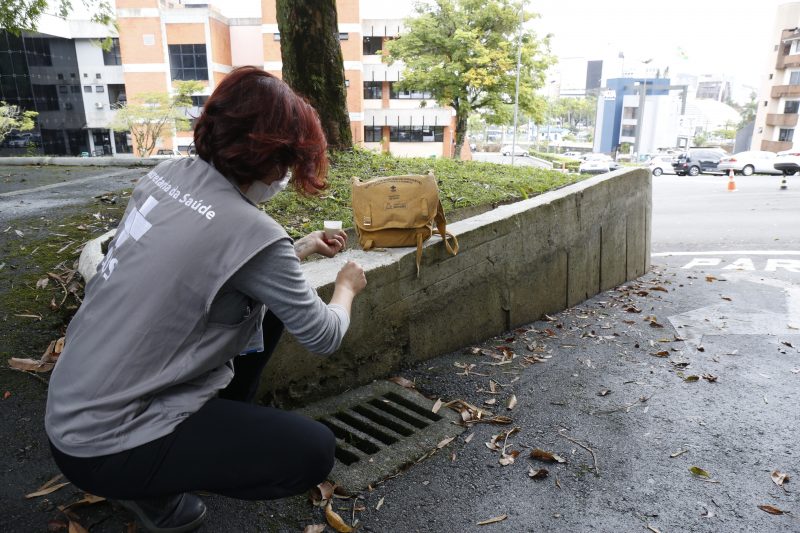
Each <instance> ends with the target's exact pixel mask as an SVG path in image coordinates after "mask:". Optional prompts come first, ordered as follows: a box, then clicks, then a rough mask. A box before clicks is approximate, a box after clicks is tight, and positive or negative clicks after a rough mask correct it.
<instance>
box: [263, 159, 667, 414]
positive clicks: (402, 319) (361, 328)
mask: <svg viewBox="0 0 800 533" xmlns="http://www.w3.org/2000/svg"><path fill="white" fill-rule="evenodd" d="M651 204H652V200H651V178H650V173H649V172H648V171H647V170H646V169H635V170H620V171H617V172H614V173H611V174H606V175H603V176H597V177H594V178H591V179H588V180H585V181H583V182H581V183H577V184H574V185H570V186H568V187H565V188H563V189H560V190H558V191H554V192H550V193H547V194H543V195H541V196H537V197H535V198H531V199H529V200H526V201H522V202H518V203H515V204H510V205H506V206H502V207H498V208H497V209H494V210H492V211H489V212H486V213H484V214H481V215H478V216H474V217H472V218H468V219H465V220H462V221H460V222H456V223H453V224H450V225H449V226H448V229H449V230H450V231H451V232H452V233H454V234H455V235H457V236H458V240H459V243H460V245H461V252H460V253H459V254H458V255H457V256H455V257H453V256H450V255H448V254H447V253H446V251H445V249H444V246H443V245H442V243H441V240H439V239H438V238H434V239H431V241H429V242H428V243H427V246H426V248H425V252H424V254H423V263H422V274H421V276H420V278H419V279H417V278H416V269H415V266H414V264H415V263H414V250H413V249H410V248H396V249H390V250H386V251H371V252H364V251H361V250H349V251H347V252H345V253H344V254H341V255H340V256H338V257H337V258H334V259H329V260H321V261H314V262H310V263H307V264H305V265H304V269H305V272H306V275H307V276H308V278H309V280H310V281H311V283H312V284H313V285H314V286H315V287H317V289H318V292H319V294H320V295H321V296H322V297H323V298H324V299H326V300H327V299H328V298H330V296H331V294H332V292H333V281H334V279H335V277H336V273H337V272H338V269H339V265H341V264H342V262H343V261H345V260H349V259H352V260H355V261H358V262H360V263H361V264H362V265H363V266H364V268H365V270H366V272H367V282H368V285H367V288H366V289H365V291H364V292H363V293H362V294H361V295H359V297H358V298H357V299H356V301H355V303H354V307H353V322H352V324H351V326H350V330H349V331H348V333H347V336H346V337H345V341H344V343H343V345H342V348H341V349H340V350H339V351H338V352H337V353H336V354H334V355H332V356H330V357H327V358H325V357H319V356H315V355H313V354H310V353H308V352H307V351H306V350H305V349H303V348H302V347H301V346H300V345H298V344H297V343H296V342H295V341H294V339H293V338H292V337H291V336H290V335H285V336H284V337H283V339H282V340H281V342H280V344H279V345H278V348H277V351H276V353H275V355H274V356H273V358H272V360H271V361H270V363H269V365H268V367H267V372H265V374H264V380H263V383H262V386H261V389H260V391H259V394H261V395H269V396H274V397H275V398H276V399H277V400H278V401H279V403H281V404H284V405H293V404H297V403H307V402H309V401H311V400H314V399H317V398H320V397H322V396H325V395H329V394H332V393H336V392H340V391H343V390H345V389H348V388H351V387H354V386H357V385H361V384H364V383H367V382H369V381H371V380H373V379H376V378H380V377H385V376H387V375H389V374H391V373H392V372H395V371H397V370H398V369H399V368H402V367H403V366H404V365H408V364H410V363H415V362H418V361H422V360H425V359H429V358H431V357H435V356H437V355H440V354H443V353H446V352H449V351H452V350H455V349H458V348H460V347H463V346H465V345H469V344H471V343H477V342H478V341H481V340H483V339H486V338H488V337H491V336H493V335H497V334H500V333H502V332H504V331H507V330H509V329H512V328H514V327H516V326H519V325H521V324H525V323H528V322H531V321H534V320H536V319H538V318H541V316H542V315H543V314H545V313H554V312H557V311H560V310H562V309H565V308H567V307H570V306H573V305H576V304H578V303H580V302H582V301H584V300H585V299H587V298H589V297H591V296H594V295H595V294H597V293H599V292H601V291H603V290H606V289H609V288H612V287H615V286H617V285H619V284H621V283H624V282H625V281H627V280H629V279H633V278H636V277H638V276H641V275H642V274H644V273H645V272H646V271H647V269H648V268H649V266H650V220H651Z"/></svg>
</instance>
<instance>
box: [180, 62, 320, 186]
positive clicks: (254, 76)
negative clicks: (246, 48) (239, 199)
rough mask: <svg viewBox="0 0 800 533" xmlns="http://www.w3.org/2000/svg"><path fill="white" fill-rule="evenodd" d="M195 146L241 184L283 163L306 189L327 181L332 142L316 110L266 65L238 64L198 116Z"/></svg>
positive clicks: (282, 167)
mask: <svg viewBox="0 0 800 533" xmlns="http://www.w3.org/2000/svg"><path fill="white" fill-rule="evenodd" d="M194 146H195V150H196V151H197V155H198V156H199V157H200V158H201V159H203V160H205V161H207V162H209V163H211V164H212V165H214V167H215V168H216V169H217V170H218V171H219V172H220V173H221V174H222V175H224V176H225V177H226V178H228V179H230V180H233V181H234V182H236V183H237V184H239V185H249V184H250V183H252V182H253V181H256V180H260V179H263V178H265V177H267V176H270V175H275V173H274V169H275V168H279V169H280V172H281V173H285V171H286V170H287V169H291V170H292V179H291V182H292V184H293V185H294V187H295V188H296V189H297V190H298V191H300V192H303V193H306V194H315V193H317V192H319V191H321V190H322V189H324V188H325V187H326V183H325V176H326V174H327V171H328V158H327V152H326V151H327V147H328V144H327V142H326V140H325V133H324V132H323V131H322V126H321V125H320V121H319V116H318V115H317V112H316V110H315V109H314V108H313V107H311V105H310V104H309V103H308V102H306V101H305V100H304V99H303V98H302V97H300V96H299V95H297V94H296V93H295V92H294V91H293V90H292V89H291V88H290V87H289V86H288V85H287V84H286V83H284V82H283V81H282V80H279V79H278V78H276V77H275V76H273V75H272V74H269V73H267V72H265V71H263V70H261V69H260V68H256V67H239V68H237V69H234V70H233V71H232V72H231V73H230V74H228V75H227V76H225V78H224V79H223V80H222V82H221V83H220V84H219V85H218V86H217V88H216V89H214V92H213V94H212V95H211V97H210V98H209V99H208V101H207V102H206V104H205V106H204V108H203V113H202V115H200V118H199V119H197V123H196V125H195V128H194ZM281 175H283V174H281Z"/></svg>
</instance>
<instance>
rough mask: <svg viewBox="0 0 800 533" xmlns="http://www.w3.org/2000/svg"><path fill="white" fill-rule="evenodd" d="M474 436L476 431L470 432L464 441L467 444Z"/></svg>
mask: <svg viewBox="0 0 800 533" xmlns="http://www.w3.org/2000/svg"><path fill="white" fill-rule="evenodd" d="M474 436H475V433H470V434H469V435H467V437H466V438H465V439H464V443H465V444H469V441H471V440H472V437H474Z"/></svg>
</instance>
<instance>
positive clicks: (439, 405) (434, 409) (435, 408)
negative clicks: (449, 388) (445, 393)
mask: <svg viewBox="0 0 800 533" xmlns="http://www.w3.org/2000/svg"><path fill="white" fill-rule="evenodd" d="M441 408H442V400H441V398H440V399H438V400H436V403H434V404H433V407H432V408H431V411H432V412H434V413H438V412H439V409H441Z"/></svg>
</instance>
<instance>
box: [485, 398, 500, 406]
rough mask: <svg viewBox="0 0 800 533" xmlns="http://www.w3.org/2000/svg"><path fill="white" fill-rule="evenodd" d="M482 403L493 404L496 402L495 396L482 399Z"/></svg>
mask: <svg viewBox="0 0 800 533" xmlns="http://www.w3.org/2000/svg"><path fill="white" fill-rule="evenodd" d="M483 403H485V404H486V405H494V404H496V403H497V400H496V399H495V398H489V399H488V400H483Z"/></svg>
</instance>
